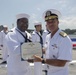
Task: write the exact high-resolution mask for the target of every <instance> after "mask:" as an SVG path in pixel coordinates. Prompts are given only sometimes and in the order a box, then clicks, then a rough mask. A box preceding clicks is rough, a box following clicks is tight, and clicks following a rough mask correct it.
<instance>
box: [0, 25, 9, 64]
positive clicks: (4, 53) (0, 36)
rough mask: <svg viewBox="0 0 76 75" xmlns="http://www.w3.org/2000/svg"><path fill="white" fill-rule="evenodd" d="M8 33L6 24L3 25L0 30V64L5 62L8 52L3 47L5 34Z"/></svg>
mask: <svg viewBox="0 0 76 75" xmlns="http://www.w3.org/2000/svg"><path fill="white" fill-rule="evenodd" d="M7 33H8V27H7V26H6V25H4V26H3V30H2V31H1V32H0V47H1V50H2V60H3V61H2V62H1V64H6V63H7V62H6V58H7V56H8V52H7V51H6V49H5V48H4V39H5V36H6V34H7Z"/></svg>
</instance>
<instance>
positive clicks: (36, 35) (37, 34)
mask: <svg viewBox="0 0 76 75" xmlns="http://www.w3.org/2000/svg"><path fill="white" fill-rule="evenodd" d="M34 27H35V30H34V31H33V33H32V42H40V44H41V45H43V39H42V33H43V31H42V24H41V22H35V23H34Z"/></svg>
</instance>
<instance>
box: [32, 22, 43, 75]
mask: <svg viewBox="0 0 76 75" xmlns="http://www.w3.org/2000/svg"><path fill="white" fill-rule="evenodd" d="M34 27H35V30H34V31H33V33H32V42H34V43H35V42H39V43H40V44H41V46H43V39H42V23H41V22H35V23H34ZM42 57H43V53H42ZM41 74H42V64H41V62H34V75H41Z"/></svg>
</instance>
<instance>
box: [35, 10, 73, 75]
mask: <svg viewBox="0 0 76 75" xmlns="http://www.w3.org/2000/svg"><path fill="white" fill-rule="evenodd" d="M60 15H61V13H60V12H59V11H58V10H55V9H50V10H47V11H45V12H44V19H45V22H46V24H47V25H48V27H49V30H50V31H51V33H50V34H49V35H47V36H46V41H45V49H46V50H45V51H46V52H45V53H46V58H45V59H43V58H41V57H39V56H37V55H34V62H42V63H46V64H47V68H48V69H47V75H69V71H68V66H69V62H70V61H71V60H72V41H71V39H70V38H69V37H68V35H67V34H66V33H65V32H63V31H62V30H61V29H60V28H59V17H60Z"/></svg>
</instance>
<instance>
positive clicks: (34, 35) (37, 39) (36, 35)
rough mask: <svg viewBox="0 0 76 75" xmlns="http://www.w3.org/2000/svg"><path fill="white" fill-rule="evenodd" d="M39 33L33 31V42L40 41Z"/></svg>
mask: <svg viewBox="0 0 76 75" xmlns="http://www.w3.org/2000/svg"><path fill="white" fill-rule="evenodd" d="M38 34H39V35H40V33H39V32H38ZM38 34H37V33H36V31H33V33H32V42H40V37H39V35H38Z"/></svg>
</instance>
